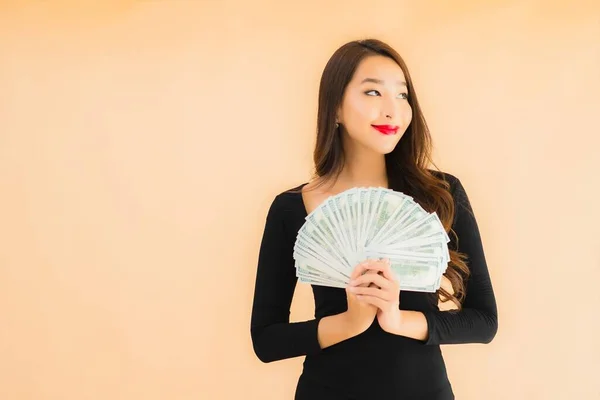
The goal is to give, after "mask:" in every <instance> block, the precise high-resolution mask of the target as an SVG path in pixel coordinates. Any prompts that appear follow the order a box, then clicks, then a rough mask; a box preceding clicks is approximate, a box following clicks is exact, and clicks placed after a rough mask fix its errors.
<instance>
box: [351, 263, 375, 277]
mask: <svg viewBox="0 0 600 400" xmlns="http://www.w3.org/2000/svg"><path fill="white" fill-rule="evenodd" d="M376 261H377V260H374V259H367V260H365V261H362V262H360V263H359V264H357V265H356V267H355V268H354V270H353V271H352V274H350V279H355V278H358V277H359V276H361V275H363V274H366V273H369V274H372V273H376V271H373V270H372V269H371V268H370V266H371V264H373V263H374V262H376Z"/></svg>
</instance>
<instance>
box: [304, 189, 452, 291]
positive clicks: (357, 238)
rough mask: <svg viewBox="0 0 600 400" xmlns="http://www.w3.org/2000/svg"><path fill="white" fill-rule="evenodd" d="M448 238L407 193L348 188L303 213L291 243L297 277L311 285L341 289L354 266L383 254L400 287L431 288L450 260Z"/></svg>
mask: <svg viewBox="0 0 600 400" xmlns="http://www.w3.org/2000/svg"><path fill="white" fill-rule="evenodd" d="M449 242H450V238H449V237H448V235H447V233H446V231H445V230H444V227H443V225H442V223H441V221H440V219H439V217H438V216H437V214H436V213H435V212H433V213H429V212H427V211H425V210H424V209H423V208H422V207H421V206H420V205H419V204H418V203H417V202H416V201H415V200H414V199H413V198H412V197H411V196H408V195H407V194H405V193H402V192H399V191H394V190H391V189H387V188H381V187H358V188H352V189H349V190H346V191H344V192H342V193H339V194H337V195H335V196H330V197H329V198H328V199H327V200H325V201H324V202H323V203H321V204H320V205H319V206H318V207H317V208H316V209H315V210H313V211H312V212H311V213H310V214H308V215H307V216H306V218H305V221H304V224H303V225H302V227H301V228H300V230H299V231H298V235H297V236H296V242H295V244H294V252H293V257H294V260H295V267H296V276H297V277H298V281H299V282H302V283H306V284H310V285H318V286H328V287H335V288H345V287H346V285H347V284H348V282H349V281H350V276H351V274H352V271H353V269H354V268H355V267H356V265H357V264H359V263H360V262H362V261H365V260H367V259H382V258H387V259H389V260H390V264H391V270H392V273H393V275H394V278H395V279H397V281H398V282H399V284H400V290H405V291H415V292H435V291H437V290H438V289H439V287H440V284H441V278H442V275H443V274H444V272H446V268H447V266H448V262H449V261H450V254H449V252H448V243H449Z"/></svg>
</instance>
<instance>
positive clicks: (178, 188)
mask: <svg viewBox="0 0 600 400" xmlns="http://www.w3.org/2000/svg"><path fill="white" fill-rule="evenodd" d="M550 3H551V4H550ZM364 37H377V38H380V39H382V40H385V41H387V42H389V43H390V44H391V45H392V46H394V47H395V48H396V49H397V50H398V51H399V52H400V53H401V54H402V55H403V57H404V58H405V59H406V61H407V63H408V65H409V68H410V72H411V74H412V76H413V78H414V83H415V87H416V90H417V93H418V95H419V99H420V101H421V103H422V106H423V109H424V112H425V116H426V118H427V121H428V123H429V125H430V128H431V131H432V136H433V140H434V145H435V152H434V156H435V160H436V162H437V164H438V165H439V166H440V168H441V169H442V170H446V171H448V172H450V173H453V174H455V175H456V176H458V177H459V178H460V179H461V180H462V182H463V183H464V185H465V187H466V189H467V192H468V194H469V196H470V198H471V201H472V204H473V208H474V210H475V213H476V216H477V219H478V222H479V225H480V229H481V233H482V238H483V241H484V248H485V251H486V256H487V259H488V265H489V268H490V273H491V276H492V280H493V284H494V288H495V290H496V295H497V301H498V307H499V315H500V316H499V321H500V328H499V332H498V334H497V336H496V338H495V340H494V341H493V342H492V343H491V344H489V345H460V346H448V347H443V352H444V354H445V356H446V360H447V365H448V373H449V375H450V379H451V381H452V384H453V386H454V390H455V393H456V395H457V398H458V399H463V400H464V399H473V400H475V399H477V400H479V399H490V400H492V399H496V400H505V399H527V400H531V399H544V400H546V399H597V398H600V385H599V383H598V377H597V375H598V371H599V370H600V362H599V360H600V345H599V344H598V342H599V341H598V339H599V338H600V323H599V316H598V311H597V305H598V300H600V298H599V294H598V293H599V292H598V287H597V284H598V281H599V279H600V272H599V271H600V252H599V249H600V235H599V233H598V226H599V223H600V211H599V207H598V196H599V195H600V187H599V186H600V178H599V175H598V172H599V171H600V161H599V158H600V157H599V156H600V150H599V146H600V123H599V122H598V117H599V115H600V96H599V93H600V73H599V72H598V71H600V3H598V2H597V1H566V0H565V1H552V2H547V1H541V0H540V1H525V0H520V1H485V2H484V1H475V0H472V1H452V2H445V1H419V2H415V1H399V0H395V1H382V0H373V1H370V2H367V1H364V0H363V1H349V0H344V1H327V2H326V1H312V0H311V1H303V2H293V3H288V2H281V1H264V0H263V1H242V0H237V1H234V0H232V1H216V0H213V1H203V0H199V1H198V0H197V1H191V0H189V1H184V0H178V1H176V0H173V1H166V0H165V1H116V0H115V1H102V2H85V1H45V2H41V1H25V0H23V1H10V2H7V1H1V2H0V57H1V60H0V399H6V400H17V399H18V400H25V399H27V400H29V399H36V400H37V399H44V400H46V399H48V400H50V399H52V400H55V399H56V400H59V399H60V400H70V399H73V400H75V399H77V400H80V399H89V400H100V399H145V400H152V399H289V398H292V394H293V390H294V386H295V383H296V379H297V377H298V375H299V373H300V368H301V362H302V358H296V359H291V360H285V361H280V362H277V363H272V364H262V363H261V362H260V361H259V360H258V359H257V358H256V357H255V355H254V353H253V351H252V346H251V341H250V332H249V321H250V310H251V302H252V295H253V290H254V286H253V285H254V277H255V273H256V261H257V255H258V246H259V243H260V237H261V234H262V229H263V227H264V218H265V215H266V211H267V208H268V206H269V204H270V202H271V200H272V199H273V197H274V196H275V195H276V194H277V193H279V192H280V191H282V190H285V189H287V188H290V187H292V186H295V185H297V184H299V183H302V182H305V181H306V180H307V179H308V177H309V174H310V171H311V152H312V147H313V144H314V138H315V137H314V136H315V116H316V105H317V102H316V99H317V90H318V82H319V79H320V74H321V72H322V70H323V67H324V65H325V63H326V62H327V60H328V58H329V57H330V55H331V54H332V53H333V51H335V49H336V48H337V47H339V46H340V45H342V44H343V43H345V42H346V41H349V40H352V39H357V38H364ZM311 296H312V295H311V292H310V289H309V288H308V287H307V286H305V285H299V286H298V289H297V296H296V298H295V299H294V303H293V309H292V320H303V319H308V318H312V312H313V308H312V307H313V302H312V298H311Z"/></svg>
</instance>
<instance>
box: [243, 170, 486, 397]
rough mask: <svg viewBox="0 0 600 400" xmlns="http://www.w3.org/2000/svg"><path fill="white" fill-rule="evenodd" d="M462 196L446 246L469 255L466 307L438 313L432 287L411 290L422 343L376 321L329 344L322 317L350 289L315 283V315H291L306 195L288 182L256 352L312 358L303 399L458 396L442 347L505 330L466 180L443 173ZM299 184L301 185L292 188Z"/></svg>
mask: <svg viewBox="0 0 600 400" xmlns="http://www.w3.org/2000/svg"><path fill="white" fill-rule="evenodd" d="M444 175H445V179H446V180H447V181H448V182H449V183H450V185H451V193H452V196H453V198H454V200H455V207H456V212H455V218H454V221H453V230H454V232H455V233H456V236H457V237H458V245H457V243H456V239H455V238H454V235H449V236H450V239H451V241H450V243H448V247H449V248H450V249H453V250H458V251H460V252H462V253H466V254H467V256H468V260H467V265H468V266H469V269H470V271H471V276H470V278H469V280H468V281H467V296H466V299H465V301H464V303H463V309H462V310H460V311H456V310H454V311H440V310H439V309H438V307H437V301H436V300H435V298H434V296H432V294H428V293H420V292H408V291H404V292H401V293H400V308H401V309H405V310H415V311H420V312H422V313H423V314H424V315H425V318H426V320H427V324H428V338H427V339H426V341H419V340H415V339H411V338H407V337H404V336H398V335H394V334H390V333H387V332H385V331H383V330H382V329H381V327H380V326H379V324H378V323H377V319H375V321H374V322H373V324H372V325H371V327H370V328H369V329H367V330H366V331H365V332H363V333H362V334H360V335H358V336H355V337H353V338H350V339H347V340H345V341H343V342H340V343H337V344H335V345H333V346H330V347H328V348H326V349H321V348H320V346H319V343H318V340H317V326H318V323H319V320H320V319H321V318H323V317H325V316H329V315H334V314H338V313H341V312H344V311H346V309H347V302H346V293H345V290H344V289H339V288H330V287H323V286H317V285H313V286H312V290H313V294H314V300H315V317H314V319H311V320H308V321H301V322H290V320H289V315H290V305H291V302H292V297H293V294H294V290H295V287H296V282H297V278H296V271H295V267H294V260H293V257H292V254H293V246H294V242H295V239H296V235H297V233H298V230H299V229H300V227H301V226H302V224H303V223H304V218H305V217H306V215H307V214H306V208H305V206H304V202H303V200H302V195H301V194H300V193H291V192H290V191H289V190H287V191H285V192H282V193H280V194H279V195H277V196H276V197H275V199H274V200H273V202H272V204H271V206H270V209H269V212H268V215H267V217H266V224H265V229H264V233H263V237H262V242H261V246H260V253H259V257H258V268H257V275H256V283H255V289H254V300H253V306H252V318H251V337H252V343H253V346H254V351H255V353H256V355H257V356H258V358H259V359H260V360H261V361H263V362H265V363H267V362H272V361H277V360H282V359H286V358H291V357H298V356H306V358H305V360H304V364H303V371H302V374H301V376H300V379H299V380H298V385H297V388H296V396H295V399H296V400H305V399H306V400H309V399H310V400H319V399H328V400H335V399H356V400H363V399H365V400H371V399H378V400H386V399H394V400H400V399H427V400H438V399H439V400H446V399H454V394H453V392H452V386H451V384H450V382H449V380H448V376H447V373H446V366H445V363H444V359H443V356H442V353H441V350H440V345H444V344H460V343H489V342H490V341H491V340H492V339H493V338H494V336H495V334H496V331H497V328H498V317H497V307H496V300H495V296H494V291H493V288H492V283H491V281H490V276H489V273H488V268H487V264H486V260H485V255H484V250H483V246H482V242H481V238H480V234H479V229H478V226H477V222H476V220H475V216H474V214H473V210H472V208H471V205H470V202H469V199H468V196H467V194H466V192H465V189H464V187H463V185H462V184H461V182H460V180H459V179H458V178H456V177H455V176H453V175H451V174H449V173H445V174H444ZM294 189H298V188H294Z"/></svg>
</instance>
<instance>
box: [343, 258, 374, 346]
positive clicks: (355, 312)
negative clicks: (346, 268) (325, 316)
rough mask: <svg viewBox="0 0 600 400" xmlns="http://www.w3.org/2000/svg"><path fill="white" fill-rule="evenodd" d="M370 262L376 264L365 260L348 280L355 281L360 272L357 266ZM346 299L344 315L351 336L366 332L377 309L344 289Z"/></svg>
mask: <svg viewBox="0 0 600 400" xmlns="http://www.w3.org/2000/svg"><path fill="white" fill-rule="evenodd" d="M371 262H376V261H375V260H366V261H363V262H362V263H360V264H358V265H357V266H356V267H355V268H354V270H353V271H352V275H351V276H350V280H353V279H356V278H358V277H359V274H360V271H361V270H362V269H361V268H359V266H361V265H363V264H369V263H371ZM366 273H377V272H376V271H373V270H368V271H367V272H366ZM366 285H367V284H362V285H360V286H366ZM346 298H347V301H348V310H347V311H346V312H345V313H344V315H345V317H346V324H347V325H348V328H349V329H350V331H351V332H352V334H353V335H359V334H361V333H363V332H364V331H366V330H367V329H368V328H369V327H370V326H371V324H372V323H373V321H374V320H375V317H376V315H377V307H375V306H374V305H371V304H367V303H365V302H363V301H360V300H358V299H357V297H356V295H355V294H353V293H352V292H350V291H349V290H348V288H347V287H346Z"/></svg>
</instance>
